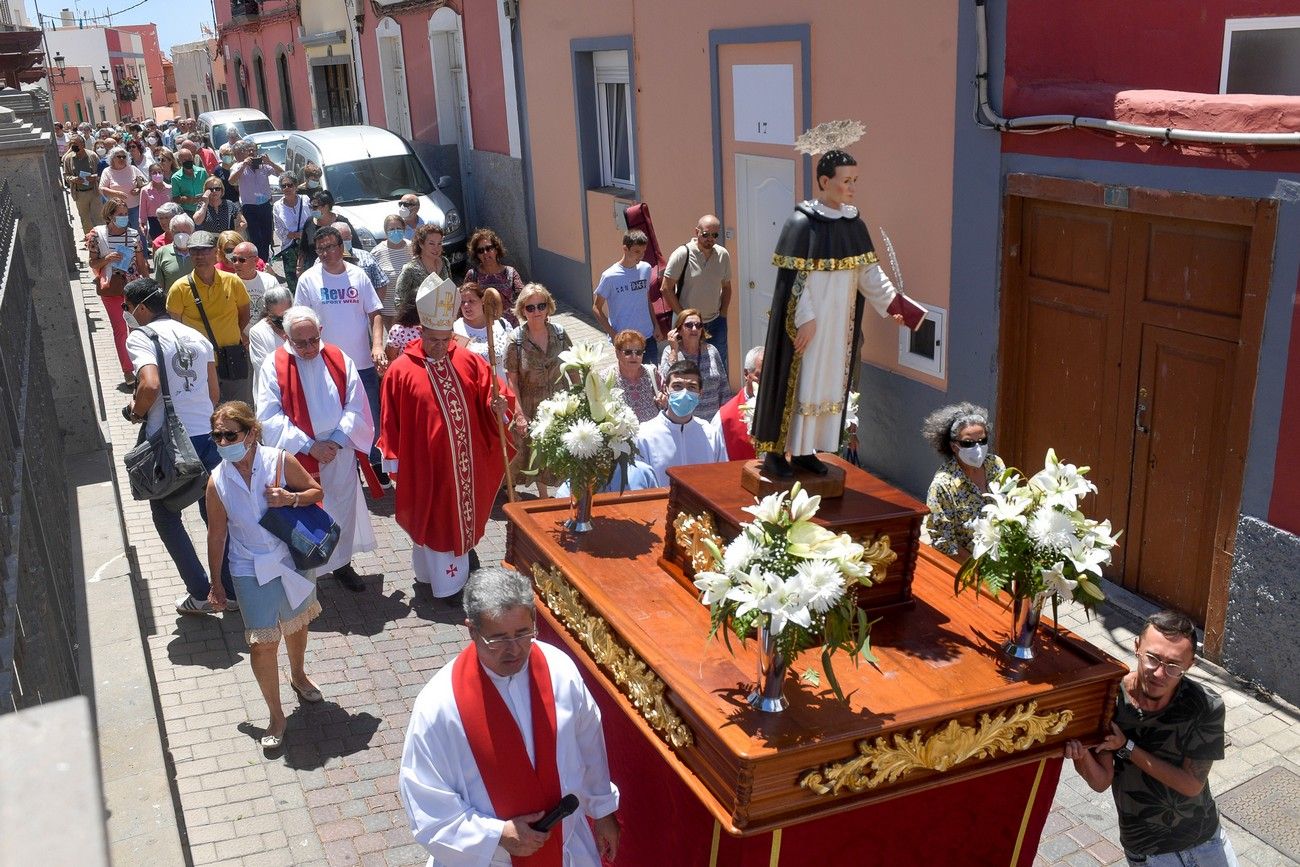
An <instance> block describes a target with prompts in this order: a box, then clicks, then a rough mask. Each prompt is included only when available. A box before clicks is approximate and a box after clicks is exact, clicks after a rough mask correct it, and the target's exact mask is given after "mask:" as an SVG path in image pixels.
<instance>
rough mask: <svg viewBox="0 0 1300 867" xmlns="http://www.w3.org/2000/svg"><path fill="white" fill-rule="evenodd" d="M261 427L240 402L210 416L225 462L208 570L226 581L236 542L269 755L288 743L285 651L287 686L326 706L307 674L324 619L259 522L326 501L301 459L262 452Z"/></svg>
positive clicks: (211, 522) (212, 498)
mask: <svg viewBox="0 0 1300 867" xmlns="http://www.w3.org/2000/svg"><path fill="white" fill-rule="evenodd" d="M261 436H262V426H261V425H260V424H259V423H258V421H257V416H255V415H254V414H253V409H252V407H250V406H249V405H248V404H246V403H244V402H242V401H237V400H233V401H227V402H226V403H223V404H221V406H219V407H217V409H216V411H215V412H213V413H212V439H213V441H214V442H215V443H216V445H217V450H218V451H219V452H220V453H221V458H222V461H221V463H220V464H219V465H218V466H217V468H216V469H215V470H214V471H213V473H212V478H211V479H210V480H209V482H208V494H207V504H208V562H209V563H210V564H211V563H215V564H216V569H217V571H216V572H214V573H213V574H214V575H219V574H221V571H220V570H221V560H222V555H223V553H224V552H225V550H226V539H227V536H229V540H230V550H229V556H230V574H231V578H232V580H233V582H234V585H235V593H236V595H237V596H238V597H239V602H240V609H241V611H242V612H243V616H244V629H245V632H244V636H245V638H246V639H247V641H248V646H249V649H250V659H251V661H252V665H253V675H254V676H255V677H256V678H257V685H258V686H259V687H261V690H262V697H263V698H265V699H266V707H267V710H268V711H269V712H270V721H269V722H268V723H267V726H266V732H265V734H264V735H263V737H262V739H261V743H262V747H263V748H264V749H268V750H271V749H277V748H279V747H280V745H281V744H282V743H283V742H284V731H285V727H286V725H287V720H286V719H285V715H284V708H283V707H282V706H281V704H280V675H279V662H278V659H279V648H280V639H281V638H282V637H283V638H284V644H285V648H286V649H287V650H288V653H289V685H290V686H291V687H293V691H294V692H296V693H297V694H298V698H299V699H300V700H302V701H305V702H308V703H312V704H314V703H316V702H319V701H322V700H323V697H322V696H321V692H320V690H319V689H318V688H317V687H316V684H315V683H314V682H313V681H312V679H311V678H309V677H308V676H307V672H306V671H305V670H304V669H303V660H304V657H305V656H306V652H307V624H309V623H310V622H311V621H312V620H314V619H315V618H316V616H317V615H319V614H320V611H321V607H320V603H319V602H317V601H316V585H315V584H314V583H313V582H312V581H310V580H308V579H307V578H304V577H303V576H302V575H301V574H299V573H298V571H297V570H296V569H295V568H294V564H293V557H292V556H291V555H290V553H289V547H288V546H287V545H286V544H285V543H284V542H282V541H280V540H279V539H277V538H276V537H275V536H273V535H272V534H271V533H270V532H269V531H268V530H266V529H265V528H263V527H262V525H261V524H259V523H258V521H259V520H260V519H261V517H262V515H264V514H265V513H266V510H267V508H269V507H271V506H309V505H312V504H315V503H319V502H320V501H321V500H322V499H323V498H324V494H323V493H322V491H321V487H320V483H319V482H317V481H316V480H315V479H313V478H312V477H311V476H310V475H309V474H308V473H307V471H306V470H304V469H303V468H302V465H301V464H299V463H298V459H297V458H295V457H294V456H293V455H291V454H288V453H286V452H284V451H282V450H280V449H277V448H270V447H267V448H263V447H262V446H260V445H259V441H260V440H261ZM211 601H212V604H213V607H214V608H216V609H217V610H221V609H223V608H224V607H225V604H226V591H225V588H223V587H222V586H221V582H220V581H214V582H213V583H212V596H211Z"/></svg>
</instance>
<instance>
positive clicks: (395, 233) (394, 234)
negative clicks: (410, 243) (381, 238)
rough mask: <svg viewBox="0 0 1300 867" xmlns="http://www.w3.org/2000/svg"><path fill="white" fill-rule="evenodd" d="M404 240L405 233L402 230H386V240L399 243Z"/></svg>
mask: <svg viewBox="0 0 1300 867" xmlns="http://www.w3.org/2000/svg"><path fill="white" fill-rule="evenodd" d="M404 240H406V233H405V232H403V231H402V230H401V229H389V230H388V241H389V243H392V244H400V243H402V241H404Z"/></svg>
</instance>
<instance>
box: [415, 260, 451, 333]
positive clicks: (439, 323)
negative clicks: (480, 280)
mask: <svg viewBox="0 0 1300 867" xmlns="http://www.w3.org/2000/svg"><path fill="white" fill-rule="evenodd" d="M459 306H460V292H459V291H457V289H456V284H455V283H453V282H451V281H450V280H444V279H443V278H442V277H440V276H438V275H437V274H430V275H429V276H428V277H425V278H424V282H423V283H421V284H420V289H419V291H417V292H416V293H415V309H416V310H417V311H418V312H419V314H420V324H421V325H423V326H424V327H425V328H428V329H430V330H432V331H451V326H452V323H453V322H455V321H456V309H457V308H458V307H459Z"/></svg>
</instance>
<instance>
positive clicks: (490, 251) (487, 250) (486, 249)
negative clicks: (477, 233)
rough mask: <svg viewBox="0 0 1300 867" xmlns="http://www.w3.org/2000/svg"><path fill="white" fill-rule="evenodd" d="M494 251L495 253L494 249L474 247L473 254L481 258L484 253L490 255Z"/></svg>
mask: <svg viewBox="0 0 1300 867" xmlns="http://www.w3.org/2000/svg"><path fill="white" fill-rule="evenodd" d="M495 251H496V247H476V248H475V249H474V252H475V253H478V254H479V255H480V256H482V255H483V254H484V253H492V252H495Z"/></svg>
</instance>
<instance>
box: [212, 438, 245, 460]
mask: <svg viewBox="0 0 1300 867" xmlns="http://www.w3.org/2000/svg"><path fill="white" fill-rule="evenodd" d="M250 448H252V446H250V445H249V444H248V443H245V442H238V443H226V444H223V445H219V446H217V454H219V455H221V459H222V460H226V461H230V462H231V463H232V464H234V463H238V462H239V461H242V460H243V459H244V456H245V455H247V454H248V450H249V449H250Z"/></svg>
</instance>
